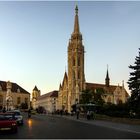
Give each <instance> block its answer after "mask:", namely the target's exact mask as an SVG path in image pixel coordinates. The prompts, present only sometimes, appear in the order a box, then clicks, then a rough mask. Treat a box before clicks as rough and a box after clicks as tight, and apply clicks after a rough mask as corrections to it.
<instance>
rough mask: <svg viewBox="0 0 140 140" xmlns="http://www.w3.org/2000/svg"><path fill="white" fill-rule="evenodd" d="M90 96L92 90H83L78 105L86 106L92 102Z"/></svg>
mask: <svg viewBox="0 0 140 140" xmlns="http://www.w3.org/2000/svg"><path fill="white" fill-rule="evenodd" d="M92 96H93V91H92V90H88V89H86V90H83V91H82V93H81V98H80V103H81V104H87V103H90V102H92V99H93V98H92Z"/></svg>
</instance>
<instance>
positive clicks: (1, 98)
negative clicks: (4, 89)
mask: <svg viewBox="0 0 140 140" xmlns="http://www.w3.org/2000/svg"><path fill="white" fill-rule="evenodd" d="M2 103H3V96H2V95H0V104H2Z"/></svg>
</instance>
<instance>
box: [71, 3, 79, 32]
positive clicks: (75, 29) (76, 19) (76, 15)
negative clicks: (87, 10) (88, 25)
mask: <svg viewBox="0 0 140 140" xmlns="http://www.w3.org/2000/svg"><path fill="white" fill-rule="evenodd" d="M73 33H80V29H79V20H78V6H77V5H76V7H75V21H74V32H73Z"/></svg>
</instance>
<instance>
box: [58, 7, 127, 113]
mask: <svg viewBox="0 0 140 140" xmlns="http://www.w3.org/2000/svg"><path fill="white" fill-rule="evenodd" d="M97 88H102V89H104V91H105V93H106V96H105V97H104V100H105V102H111V103H116V104H117V103H118V102H119V101H122V102H126V100H127V98H128V96H129V95H128V93H127V91H126V90H125V88H124V85H122V86H119V85H118V86H114V85H110V79H109V74H108V70H107V75H106V78H105V84H97V83H86V81H85V73H84V46H83V43H82V34H81V33H80V27H79V19H78V7H77V6H76V8H75V20H74V30H73V33H72V35H71V38H70V40H69V43H68V72H65V73H64V78H63V82H62V83H61V84H60V86H59V94H58V109H63V110H68V112H70V111H71V106H72V105H73V104H76V103H78V102H79V98H80V94H81V92H82V91H83V90H85V89H90V90H93V91H95V90H96V89H97Z"/></svg>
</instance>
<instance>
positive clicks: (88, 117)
mask: <svg viewBox="0 0 140 140" xmlns="http://www.w3.org/2000/svg"><path fill="white" fill-rule="evenodd" d="M87 120H90V111H89V110H88V111H87Z"/></svg>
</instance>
